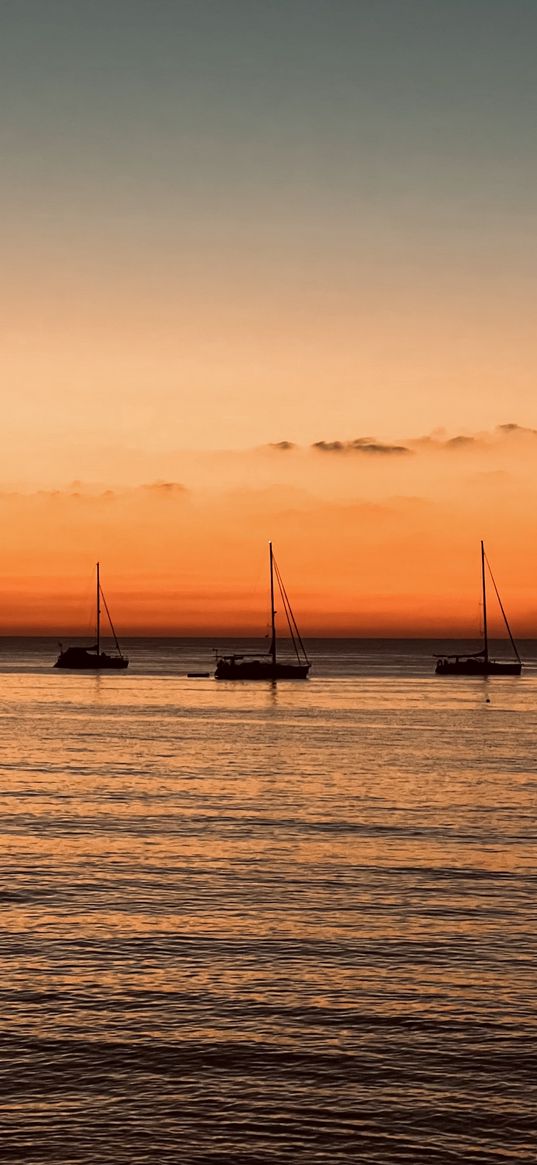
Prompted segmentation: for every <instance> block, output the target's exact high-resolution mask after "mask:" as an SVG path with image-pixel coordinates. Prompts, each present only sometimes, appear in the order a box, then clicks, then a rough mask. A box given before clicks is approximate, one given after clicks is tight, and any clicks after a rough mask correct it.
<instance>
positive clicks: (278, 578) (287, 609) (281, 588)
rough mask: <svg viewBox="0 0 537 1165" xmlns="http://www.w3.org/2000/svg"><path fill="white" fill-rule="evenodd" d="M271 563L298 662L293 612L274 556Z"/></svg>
mask: <svg viewBox="0 0 537 1165" xmlns="http://www.w3.org/2000/svg"><path fill="white" fill-rule="evenodd" d="M273 563H274V568H275V574H276V581H277V583H278V589H279V591H280V595H281V599H282V602H283V607H284V611H285V616H286V619H287V625H288V627H289V634H290V636H291V642H292V644H293V647H294V651H295V655H296V657H297V660H298V662H299V663H300V656H299V654H298V647H297V645H296V640H295V635H294V632H293V625H292V618H293V612H292V611H291V604H290V602H289V599H288V597H287V592H286V590H285V587H284V585H283V580H282V576H281V574H280V571H279V569H278V564H277V562H276V560H275V559H274V557H273Z"/></svg>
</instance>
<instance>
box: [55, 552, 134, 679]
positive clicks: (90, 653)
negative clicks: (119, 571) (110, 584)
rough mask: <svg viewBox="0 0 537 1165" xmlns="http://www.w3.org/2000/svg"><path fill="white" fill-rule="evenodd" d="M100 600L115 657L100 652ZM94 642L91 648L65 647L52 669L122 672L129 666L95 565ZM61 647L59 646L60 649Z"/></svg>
mask: <svg viewBox="0 0 537 1165" xmlns="http://www.w3.org/2000/svg"><path fill="white" fill-rule="evenodd" d="M101 599H102V602H103V605H104V609H105V611H106V614H107V617H108V622H109V624H110V630H111V632H112V636H113V639H114V643H115V645H116V650H117V655H108V654H107V653H106V651H101ZM95 638H96V642H95V643H94V644H93V645H92V647H66V649H65V651H63V650H61V651H60V654H59V656H58V658H57V660H56V663H55V664H54V667H60V668H65V669H66V670H69V671H122V670H123V669H124V668H126V667H128V666H129V661H128V659H127V657H126V656H125V655H123V654H122V651H121V648H120V646H119V641H118V638H117V635H116V632H115V629H114V624H113V623H112V619H111V616H110V611H109V610H108V604H107V602H106V599H105V597H104V592H103V589H102V587H101V576H100V565H99V563H97V593H96V636H95ZM61 646H62V645H61V644H60V647H61Z"/></svg>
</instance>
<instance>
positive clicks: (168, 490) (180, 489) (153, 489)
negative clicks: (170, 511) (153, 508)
mask: <svg viewBox="0 0 537 1165" xmlns="http://www.w3.org/2000/svg"><path fill="white" fill-rule="evenodd" d="M140 489H143V490H146V492H147V493H150V494H153V495H154V496H155V497H167V498H169V497H171V496H172V495H174V496H177V495H178V494H181V495H183V496H184V494H187V493H188V489H187V487H186V485H183V484H182V482H180V481H152V482H149V484H147V485H142V486H140Z"/></svg>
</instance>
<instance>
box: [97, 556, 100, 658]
mask: <svg viewBox="0 0 537 1165" xmlns="http://www.w3.org/2000/svg"><path fill="white" fill-rule="evenodd" d="M100 650H101V577H100V565H99V563H97V655H99V653H100Z"/></svg>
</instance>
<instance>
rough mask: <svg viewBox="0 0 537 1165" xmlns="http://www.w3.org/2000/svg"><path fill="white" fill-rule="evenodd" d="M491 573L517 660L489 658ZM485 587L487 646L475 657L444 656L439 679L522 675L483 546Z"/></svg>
mask: <svg viewBox="0 0 537 1165" xmlns="http://www.w3.org/2000/svg"><path fill="white" fill-rule="evenodd" d="M487 570H488V572H489V575H490V577H491V580H492V585H493V587H494V590H495V592H496V598H497V599H498V603H499V605H500V610H501V613H502V615H503V620H504V623H505V626H506V628H507V633H508V635H509V639H510V640H511V646H512V648H513V651H514V653H515V656H516V659H514V660H496V659H491V658H490V656H489V639H488V628H487V578H486V575H487ZM481 586H482V591H483V647H482V648H481V651H476V652H475V653H474V654H473V655H445V656H442V657H440V658H439V659H438V660H437V663H436V668H435V671H436V674H437V676H519V675H520V673H521V671H522V660H521V658H520V655H519V654H518V648H517V645H516V643H515V641H514V639H513V635H512V633H511V628H510V626H509V622H508V619H507V615H506V613H505V611H504V608H503V603H502V600H501V598H500V594H499V591H498V588H497V586H496V583H495V581H494V575H493V573H492V571H491V569H490V563H489V560H488V558H487V556H486V554H485V547H484V544H483V542H482V543H481Z"/></svg>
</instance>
